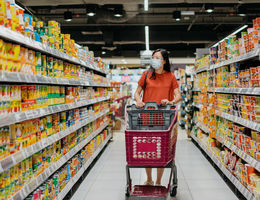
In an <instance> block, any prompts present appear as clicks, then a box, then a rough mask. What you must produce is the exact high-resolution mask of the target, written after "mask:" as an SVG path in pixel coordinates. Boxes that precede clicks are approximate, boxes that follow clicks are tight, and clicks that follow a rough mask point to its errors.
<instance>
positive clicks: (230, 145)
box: [216, 135, 260, 172]
mask: <svg viewBox="0 0 260 200" xmlns="http://www.w3.org/2000/svg"><path fill="white" fill-rule="evenodd" d="M216 139H217V140H218V141H219V142H220V143H222V144H224V145H225V146H226V147H227V148H229V149H230V150H232V151H233V152H234V153H235V154H237V155H238V156H239V157H240V158H242V159H243V160H244V161H246V162H247V163H248V164H250V165H251V166H253V167H254V168H255V169H256V170H257V171H259V172H260V161H258V160H256V159H255V158H253V157H252V156H250V155H248V154H246V153H245V152H244V151H242V150H241V149H240V148H238V147H237V146H236V145H234V144H233V143H231V142H229V141H227V140H225V139H224V138H222V137H220V136H218V135H216Z"/></svg>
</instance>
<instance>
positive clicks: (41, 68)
mask: <svg viewBox="0 0 260 200" xmlns="http://www.w3.org/2000/svg"><path fill="white" fill-rule="evenodd" d="M0 35H1V39H0V81H1V84H0V117H1V121H3V123H2V124H3V125H2V127H0V199H1V200H6V199H27V200H29V199H30V200H43V199H46V200H50V199H55V198H56V197H57V196H58V195H60V193H61V192H62V190H63V188H65V187H67V184H68V183H69V182H70V180H71V179H72V178H73V177H74V176H75V175H76V174H77V173H78V172H79V170H81V171H82V170H86V168H87V166H85V164H86V163H87V162H89V165H90V163H91V162H92V160H91V159H94V158H95V157H96V156H97V155H98V154H99V152H100V151H101V150H102V149H103V148H104V146H105V145H106V144H107V142H108V140H109V139H110V138H111V133H110V130H109V129H107V128H106V127H107V126H108V124H109V123H110V116H109V115H108V111H109V107H110V106H109V104H108V102H106V100H108V99H109V97H108V95H109V91H108V88H104V87H107V86H109V85H110V81H109V79H108V78H107V77H106V68H107V66H106V65H105V64H104V63H103V61H102V59H101V58H95V57H94V53H93V52H92V51H89V49H88V47H83V46H80V45H77V44H76V43H75V41H74V40H73V39H71V38H70V35H69V34H62V33H61V27H60V24H59V23H58V22H56V21H48V22H47V23H45V22H43V21H40V20H38V19H37V18H36V17H34V16H31V15H29V14H25V13H24V10H23V9H22V8H21V7H20V6H18V5H17V4H15V2H14V1H12V0H0ZM90 70H93V71H90ZM91 86H92V87H91ZM62 106H63V107H62ZM46 108H47V109H46ZM34 111H35V113H34ZM83 166H84V167H83ZM73 184H74V183H73Z"/></svg>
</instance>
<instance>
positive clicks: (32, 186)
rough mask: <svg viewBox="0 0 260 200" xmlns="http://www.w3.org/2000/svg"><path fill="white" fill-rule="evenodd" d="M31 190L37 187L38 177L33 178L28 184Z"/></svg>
mask: <svg viewBox="0 0 260 200" xmlns="http://www.w3.org/2000/svg"><path fill="white" fill-rule="evenodd" d="M28 187H29V190H30V191H31V192H32V191H33V190H34V189H35V188H36V187H37V184H36V179H33V180H32V181H31V182H30V183H29V184H28Z"/></svg>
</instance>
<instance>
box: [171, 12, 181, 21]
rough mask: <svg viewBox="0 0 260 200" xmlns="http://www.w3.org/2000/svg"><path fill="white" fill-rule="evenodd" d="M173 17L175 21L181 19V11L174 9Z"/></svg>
mask: <svg viewBox="0 0 260 200" xmlns="http://www.w3.org/2000/svg"><path fill="white" fill-rule="evenodd" d="M172 17H173V19H175V20H176V21H180V20H181V11H178V10H176V11H174V12H173V14H172Z"/></svg>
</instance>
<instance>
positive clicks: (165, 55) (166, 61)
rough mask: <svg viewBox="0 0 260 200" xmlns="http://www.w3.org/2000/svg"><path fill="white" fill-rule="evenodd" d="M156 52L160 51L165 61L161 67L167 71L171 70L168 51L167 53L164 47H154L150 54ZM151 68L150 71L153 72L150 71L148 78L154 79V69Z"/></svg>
mask: <svg viewBox="0 0 260 200" xmlns="http://www.w3.org/2000/svg"><path fill="white" fill-rule="evenodd" d="M157 52H160V53H161V54H162V57H163V60H164V61H165V64H164V66H163V69H164V70H165V71H167V72H171V66H170V61H169V53H168V51H166V50H165V49H156V50H155V51H154V52H153V54H152V56H153V55H154V54H155V53H157ZM151 69H152V72H153V73H152V75H151V77H150V79H155V78H156V76H155V70H154V69H153V68H152V67H151Z"/></svg>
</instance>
